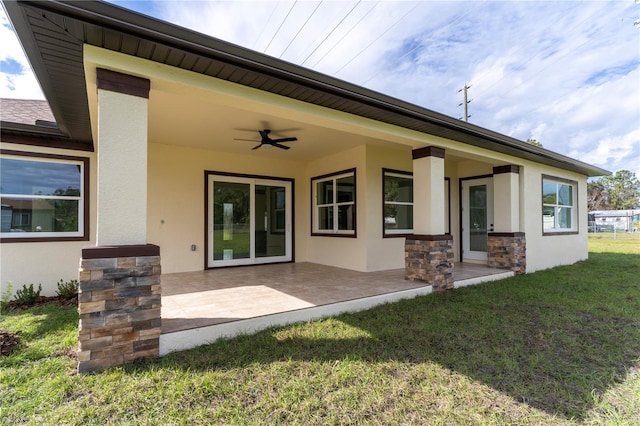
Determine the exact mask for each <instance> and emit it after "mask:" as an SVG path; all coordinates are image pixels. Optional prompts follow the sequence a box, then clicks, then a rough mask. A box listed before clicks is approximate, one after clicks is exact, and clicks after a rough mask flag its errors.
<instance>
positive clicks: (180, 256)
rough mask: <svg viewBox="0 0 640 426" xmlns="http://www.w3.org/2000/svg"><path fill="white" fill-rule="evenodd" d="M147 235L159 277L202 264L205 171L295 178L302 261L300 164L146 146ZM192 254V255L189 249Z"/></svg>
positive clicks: (299, 257)
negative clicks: (159, 260) (158, 261)
mask: <svg viewBox="0 0 640 426" xmlns="http://www.w3.org/2000/svg"><path fill="white" fill-rule="evenodd" d="M148 170H149V176H148V179H149V188H148V206H147V210H148V222H147V236H148V240H149V243H151V244H157V245H159V246H160V255H161V257H162V271H163V272H164V273H172V272H185V271H197V270H202V269H203V268H204V265H205V257H204V253H205V252H204V248H205V246H204V245H205V232H206V230H205V217H204V215H205V176H204V173H205V170H206V171H216V172H228V173H241V174H252V175H260V176H268V177H278V178H290V179H295V187H294V203H295V215H296V222H295V256H296V260H297V261H303V260H305V259H306V239H305V237H304V232H305V229H308V225H307V224H308V219H306V218H308V216H309V214H308V207H307V206H308V196H307V195H306V194H307V193H308V188H307V186H308V183H307V180H306V179H305V170H304V164H302V163H299V162H294V161H283V160H274V159H271V160H269V161H265V160H264V158H261V157H255V156H249V155H246V156H244V155H234V154H229V153H223V152H216V151H210V150H204V149H196V148H189V147H184V146H180V147H179V146H174V145H164V144H155V143H150V144H149V169H148ZM192 244H195V245H196V251H191V245H192Z"/></svg>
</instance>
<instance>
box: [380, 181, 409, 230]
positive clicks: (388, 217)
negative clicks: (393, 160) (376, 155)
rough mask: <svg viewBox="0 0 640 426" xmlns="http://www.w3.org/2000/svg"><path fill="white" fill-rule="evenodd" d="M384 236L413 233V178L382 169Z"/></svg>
mask: <svg viewBox="0 0 640 426" xmlns="http://www.w3.org/2000/svg"><path fill="white" fill-rule="evenodd" d="M382 175H383V192H384V215H383V220H384V228H383V229H384V235H385V236H389V235H406V234H411V233H413V176H412V175H411V173H408V172H400V171H396V170H388V169H382Z"/></svg>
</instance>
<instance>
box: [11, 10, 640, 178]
mask: <svg viewBox="0 0 640 426" xmlns="http://www.w3.org/2000/svg"><path fill="white" fill-rule="evenodd" d="M118 3H119V4H121V5H124V6H128V7H132V8H138V9H139V10H141V11H142V12H144V13H147V14H152V15H155V16H157V17H158V18H160V19H164V20H167V21H169V22H172V23H175V24H178V25H182V26H186V27H189V28H192V29H194V30H196V31H200V32H203V33H206V34H210V35H212V36H214V37H218V38H221V39H224V40H227V41H229V42H231V43H235V44H238V45H242V46H245V47H247V48H250V49H254V50H257V51H264V50H265V49H266V50H267V53H268V54H270V55H273V56H275V57H280V56H281V57H282V59H284V60H287V61H290V62H294V63H302V62H304V65H305V66H307V67H313V68H314V69H316V70H318V71H320V72H324V73H328V74H330V75H335V76H336V77H338V78H341V79H344V80H347V81H351V82H353V83H355V84H361V85H366V86H367V87H369V88H371V89H373V90H377V91H380V92H382V93H385V94H387V95H390V96H394V97H397V98H400V99H404V100H407V101H409V102H413V103H416V104H419V105H421V106H424V107H427V108H430V109H433V110H436V111H438V112H442V113H444V114H448V115H450V116H452V117H460V116H461V115H462V107H460V106H458V104H459V103H460V102H462V95H461V94H460V93H458V90H459V89H461V88H462V86H463V85H464V84H465V83H466V84H471V86H472V87H471V89H470V91H469V97H470V99H472V102H471V103H470V105H469V111H470V113H471V119H470V121H471V122H473V123H475V124H478V125H480V126H483V127H487V128H489V129H491V130H494V131H498V132H501V133H505V134H508V135H511V136H513V137H516V138H519V139H522V140H526V139H527V138H530V137H532V138H535V139H537V140H539V141H540V142H542V144H543V145H544V147H545V148H548V149H551V150H554V151H556V152H559V153H562V154H565V155H570V156H573V157H575V158H578V159H580V160H583V161H587V162H591V163H594V164H596V165H598V166H601V167H604V168H607V169H609V170H612V171H615V170H618V169H620V168H626V169H629V170H632V171H637V172H640V170H638V168H639V167H640V166H639V164H640V153H639V148H638V145H639V144H640V137H639V135H638V129H639V128H640V106H639V104H640V102H639V101H640V51H639V49H638V44H639V43H640V31H639V30H638V29H636V28H635V27H634V26H633V20H634V19H635V18H636V17H637V15H638V12H639V10H638V8H637V5H635V4H634V3H633V2H631V1H619V0H614V1H588V0H584V1H581V0H575V1H553V0H550V1H544V2H541V1H539V2H519V1H474V2H471V1H448V2H431V1H428V2H420V3H416V2H404V1H396V2H386V1H382V2H368V1H363V2H360V3H357V2H355V1H346V2H342V1H341V2H331V1H329V2H323V3H321V4H320V3H319V2H317V1H298V2H296V3H294V2H293V1H233V2H228V1H219V2H218V1H216V2H213V1H187V2H179V1H158V2H131V3H128V2H118ZM285 18H286V19H285ZM4 19H5V20H3V21H2V22H3V26H2V28H1V29H0V31H1V32H0V42H1V43H2V45H3V49H2V55H3V56H0V58H3V57H4V58H6V57H11V58H14V60H16V61H18V62H20V63H21V64H23V65H24V69H25V73H24V76H19V77H17V76H7V75H4V74H3V75H2V78H1V79H0V85H2V88H0V91H1V92H0V95H1V96H7V94H6V93H8V92H10V93H12V94H16V93H25V91H27V90H26V89H24V88H25V87H29V86H31V87H33V86H34V84H33V80H31V81H29V80H28V77H27V75H28V74H29V73H28V72H27V71H28V64H27V63H26V61H25V60H24V58H23V56H22V53H21V49H20V47H19V45H17V43H16V42H15V40H14V41H11V40H10V37H9V36H10V35H11V34H10V33H11V32H10V31H9V30H8V29H7V28H6V26H5V25H4V24H5V22H6V18H4ZM341 21H342V22H341ZM4 46H7V47H6V48H5V47H4ZM267 46H268V49H267ZM305 60H306V62H305ZM9 84H13V85H14V90H9V89H7V87H8V85H9ZM638 174H639V175H640V173H638Z"/></svg>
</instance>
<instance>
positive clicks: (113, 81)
mask: <svg viewBox="0 0 640 426" xmlns="http://www.w3.org/2000/svg"><path fill="white" fill-rule="evenodd" d="M96 84H97V85H98V89H102V90H109V91H111V92H117V93H123V94H125V95H132V96H138V97H140V98H146V99H149V90H150V89H151V81H150V80H149V79H146V78H141V77H135V76H133V75H128V74H122V73H119V72H116V71H111V70H107V69H104V68H97V69H96Z"/></svg>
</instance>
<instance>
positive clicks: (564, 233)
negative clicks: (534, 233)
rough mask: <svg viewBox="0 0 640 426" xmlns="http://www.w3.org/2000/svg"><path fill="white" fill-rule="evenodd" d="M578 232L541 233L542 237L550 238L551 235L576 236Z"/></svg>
mask: <svg viewBox="0 0 640 426" xmlns="http://www.w3.org/2000/svg"><path fill="white" fill-rule="evenodd" d="M579 233H580V231H558V232H543V233H542V236H544V237H550V236H552V235H578V234H579Z"/></svg>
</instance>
